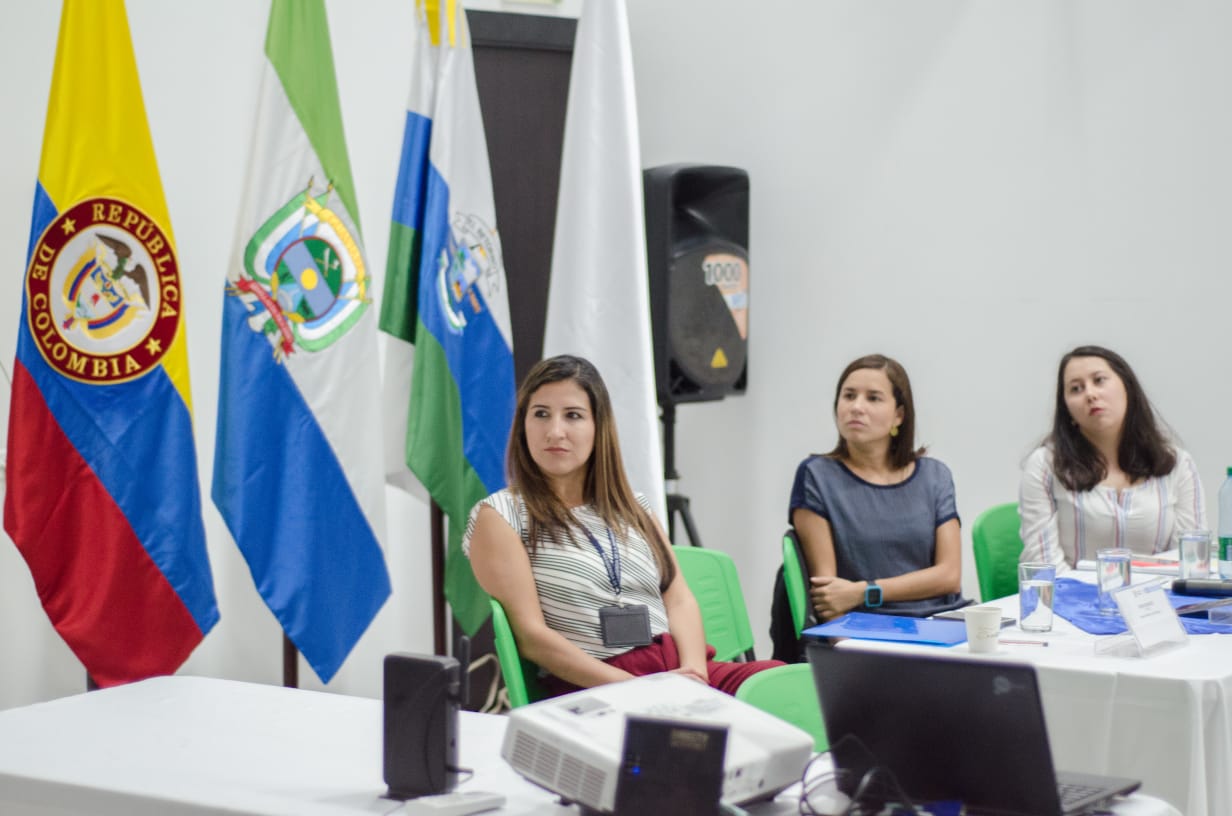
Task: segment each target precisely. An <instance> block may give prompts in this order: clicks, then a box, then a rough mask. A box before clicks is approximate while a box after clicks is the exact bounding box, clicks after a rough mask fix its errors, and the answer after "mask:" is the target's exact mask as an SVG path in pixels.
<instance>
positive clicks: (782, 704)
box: [736, 663, 830, 753]
mask: <svg viewBox="0 0 1232 816" xmlns="http://www.w3.org/2000/svg"><path fill="white" fill-rule="evenodd" d="M736 699H737V700H743V701H744V702H746V703H748V704H749V705H753V706H757V707H758V708H760V709H761V710H762V711H765V712H767V713H769V714H773V715H774V716H776V717H778V718H779V719H780V720H786V721H787V722H789V723H791V724H792V725H794V726H796V727H797V728H801V729H803V730H805V731H807V732H808V733H810V734H812V735H813V749H814V750H815V751H817V752H818V753H821V752H823V751H826V750H828V749H829V747H830V742H829V740H828V739H827V738H826V726H825V724H824V723H823V722H822V721H821V703H820V702H819V701H818V699H817V687H816V686H815V685H814V683H813V667H812V666H810V665H809V664H808V663H792V664H791V665H790V666H775V667H774V668H772V669H766V670H765V671H759V672H758V673H757V674H754V675H752V676H751V677H749V679H747V680H745V681H744V682H743V683H741V684H740V688H738V689H736Z"/></svg>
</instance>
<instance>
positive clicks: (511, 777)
mask: <svg viewBox="0 0 1232 816" xmlns="http://www.w3.org/2000/svg"><path fill="white" fill-rule="evenodd" d="M381 721H382V714H381V703H380V701H378V700H369V699H362V698H356V697H344V696H341V695H334V694H326V693H322V692H314V691H300V690H295V689H284V688H280V687H277V686H262V685H254V684H249V683H239V682H234V681H228V680H213V679H206V678H195V677H164V678H157V679H153V680H147V681H145V682H142V683H134V684H132V685H129V686H121V687H118V688H113V689H107V690H105V691H96V692H91V693H89V694H83V695H78V696H74V697H66V698H63V699H61V700H55V701H52V702H48V703H40V704H37V705H32V706H28V707H25V708H15V709H10V710H7V711H0V813H3V814H5V816H33V815H34V814H37V815H38V816H61V815H62V814H63V816H67V815H68V814H116V815H117V816H119V815H120V814H122V815H123V816H145V814H149V815H150V816H154V815H155V814H157V816H180V814H220V813H229V814H236V813H248V814H262V815H266V814H268V815H270V816H275V815H276V816H282V815H283V814H286V816H292V815H293V816H342V815H343V814H352V815H353V814H391V813H399V812H403V811H404V807H403V804H402V803H400V802H395V801H391V800H388V799H383V798H382V796H381V795H382V793H383V792H384V790H385V785H384V782H383V781H382V778H381V755H382V744H381ZM505 723H506V720H505V718H504V717H498V716H492V715H484V714H472V713H467V712H463V714H462V715H461V718H460V722H459V731H460V734H459V753H460V758H459V759H460V762H461V764H462V765H464V766H467V767H470V768H472V769H473V770H474V772H475V773H474V777H473V778H472V779H470V780H469V781H468V782H465V783H464V784H463V785H461V786H460V787H459V790H485V791H493V792H498V793H501V794H503V795H504V796H505V797H506V800H507V801H506V804H505V807H504V808H502V809H501V810H500V811H499V813H502V814H559V816H577V813H578V810H577V808H576V807H572V806H570V807H566V806H563V805H560V804H559V803H557V802H556V800H555V797H553V796H552V795H551V794H549V793H548V792H546V791H544V790H542V789H540V788H538V787H536V786H534V785H532V784H530V783H529V782H527V781H525V780H524V779H523V778H522V777H521V776H519V775H518V774H516V773H515V772H514V771H513V770H512V769H511V768H510V767H509V765H508V764H506V763H505V761H504V760H503V759H501V758H500V744H501V740H502V738H503V735H504V730H505ZM750 810H751V812H752V813H754V814H756V816H778V815H779V814H788V813H796V812H797V803H796V797H795V796H793V795H790V794H787V795H782V796H780V797H779V798H778V799H777V800H776V801H774V802H772V803H766V804H762V805H759V806H757V807H755V808H751V809H750ZM1113 812H1114V813H1116V814H1117V816H1179V815H1178V814H1177V812H1176V811H1175V810H1173V809H1172V808H1170V807H1168V806H1166V805H1165V804H1164V803H1162V802H1160V801H1158V800H1155V799H1152V798H1150V797H1145V796H1135V797H1131V798H1130V799H1128V800H1125V801H1124V802H1122V803H1119V804H1118V805H1117V806H1116V807H1115V808H1114V811H1113Z"/></svg>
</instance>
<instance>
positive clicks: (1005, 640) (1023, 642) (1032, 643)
mask: <svg viewBox="0 0 1232 816" xmlns="http://www.w3.org/2000/svg"><path fill="white" fill-rule="evenodd" d="M997 643H1013V644H1015V645H1017V646H1047V645H1048V641H1046V640H1012V639H1010V638H1001V639H1000V640H998V641H997Z"/></svg>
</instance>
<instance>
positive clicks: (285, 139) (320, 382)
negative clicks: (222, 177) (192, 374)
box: [212, 0, 390, 682]
mask: <svg viewBox="0 0 1232 816" xmlns="http://www.w3.org/2000/svg"><path fill="white" fill-rule="evenodd" d="M265 55H266V58H267V63H266V66H265V70H264V76H263V78H262V83H261V95H260V102H259V107H258V110H257V117H256V127H255V131H254V134H253V141H252V156H251V159H250V164H249V168H248V175H247V178H246V180H245V185H244V195H243V200H242V201H241V202H240V208H239V210H240V217H239V227H238V234H237V236H236V247H235V253H234V255H233V257H232V261H231V265H230V267H229V268H228V270H227V283H226V293H225V294H224V296H223V301H224V303H223V333H222V374H221V382H220V383H219V393H218V438H217V443H216V448H215V458H214V485H213V491H212V493H213V499H214V503H215V504H216V505H217V506H218V509H219V511H221V513H222V516H223V518H224V519H225V520H226V522H227V526H228V527H229V528H230V530H231V534H232V535H233V536H234V537H235V541H236V544H237V545H238V546H239V548H240V551H241V552H242V553H243V554H244V558H245V559H246V560H247V561H248V566H249V569H250V570H251V572H252V577H253V581H254V582H255V583H256V585H257V589H258V591H259V592H260V593H261V597H262V598H264V599H265V602H266V604H267V605H268V606H269V608H270V611H272V612H273V613H274V616H275V617H277V618H278V621H279V622H280V623H281V624H282V627H283V630H284V631H285V632H286V633H287V636H288V637H290V639H291V640H292V642H294V643H295V646H296V647H297V648H298V649H299V651H300V652H301V653H302V654H303V655H304V657H305V659H306V660H307V661H308V663H309V665H310V666H312V668H313V670H314V671H315V672H316V673H317V676H319V677H320V678H321V680H322V681H323V682H329V680H330V678H331V677H333V675H334V673H335V672H337V670H338V668H339V667H340V666H341V665H342V662H343V661H344V660H345V659H346V656H347V655H348V654H349V653H350V651H351V649H352V648H353V647H354V645H355V642H356V641H357V640H358V639H359V637H360V636H361V635H362V634H363V633H364V631H365V630H366V629H367V627H368V624H369V623H370V622H371V621H372V618H373V617H374V616H375V615H376V613H377V611H378V610H379V609H380V608H381V605H382V604H383V603H384V602H385V599H386V598H387V597H388V596H389V592H390V584H389V574H388V571H387V570H386V567H385V556H384V553H383V551H382V549H381V540H382V539H383V538H384V536H385V496H384V479H383V468H382V461H381V442H380V437H379V436H378V435H377V434H375V433H372V432H371V429H373V428H378V427H380V383H379V371H378V365H377V345H376V316H375V313H374V310H373V309H372V308H371V305H372V291H373V290H372V286H373V281H372V278H371V273H370V272H369V270H368V266H367V262H366V260H365V258H364V252H363V239H362V237H361V236H360V232H359V216H358V210H357V208H356V200H355V185H354V183H353V181H352V179H351V163H350V160H349V159H348V158H347V149H346V139H345V136H344V135H343V130H342V115H341V111H340V108H339V104H338V87H337V83H336V81H335V79H334V61H333V53H332V49H331V47H330V40H329V28H328V23H327V20H326V17H325V6H324V3H323V2H322V0H273V3H272V5H271V7H270V18H269V30H268V32H267V34H266V39H265Z"/></svg>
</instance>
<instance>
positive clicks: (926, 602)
mask: <svg viewBox="0 0 1232 816" xmlns="http://www.w3.org/2000/svg"><path fill="white" fill-rule="evenodd" d="M834 420H835V424H836V425H837V426H838V434H839V441H838V445H836V446H835V448H834V450H832V451H830V452H829V453H827V454H825V455H813V456H810V457H809V458H807V459H805V460H804V461H803V462H801V463H800V467H799V469H798V470H797V471H796V481H795V484H794V485H792V489H791V506H790V509H789V511H788V512H789V520H790V521H791V523H792V524H793V525H794V526H795V528H796V533H797V535H798V536H799V538H800V544H801V546H802V548H803V550H804V557H805V560H806V561H807V564H808V573H809V576H810V579H809V584H810V586H809V595H810V599H811V601H812V604H813V608H814V610H815V611H816V613H817V617H818V618H819V619H820V620H823V621H824V620H830V619H832V618H836V617H838V616H839V615H842V614H844V613H846V612H849V611H852V610H863V611H869V612H885V613H892V614H898V615H920V616H923V615H931V614H933V613H935V612H940V611H943V610H945V609H953V608H956V607H959V606H962V605H964V604H965V603H966V601H965V600H964V599H963V598H962V596H961V594H960V589H961V582H962V551H961V542H962V538H961V534H960V531H959V520H958V511H957V509H956V508H955V504H954V480H953V478H952V477H951V476H950V469H949V468H947V467H946V466H945V465H943V464H942V463H941V462H939V461H937V460H936V459H931V458H928V457H926V456H924V449H923V448H920V449H918V450H917V449H916V447H915V406H914V405H913V403H912V400H911V382H910V381H909V380H908V379H907V372H906V371H905V370H903V367H902V366H901V365H899V364H898V363H897V362H896V361H894V360H892V359H890V358H889V357H885V356H882V355H880V354H871V355H869V356H867V357H861V358H860V359H858V360H856V361H854V362H853V363H851V364H850V365H849V366H847V368H846V369H845V370H844V371H843V375H842V376H841V377H839V380H838V390H837V392H836V393H835V395H834Z"/></svg>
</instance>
